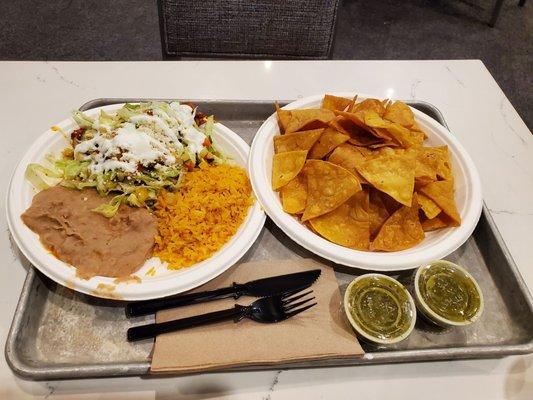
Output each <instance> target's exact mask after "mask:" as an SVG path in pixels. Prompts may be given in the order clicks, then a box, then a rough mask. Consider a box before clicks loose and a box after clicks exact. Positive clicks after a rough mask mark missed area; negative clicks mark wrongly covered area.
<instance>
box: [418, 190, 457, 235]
mask: <svg viewBox="0 0 533 400" xmlns="http://www.w3.org/2000/svg"><path fill="white" fill-rule="evenodd" d="M420 192H421V193H422V194H425V195H426V196H427V197H429V198H430V199H431V200H433V201H434V202H435V203H437V205H438V206H439V207H440V208H441V209H442V211H443V212H444V213H445V214H446V215H448V216H449V217H450V218H451V219H452V220H453V222H454V225H455V226H459V225H461V216H460V215H459V212H458V211H457V207H456V206H455V193H454V189H453V181H436V182H431V183H429V184H427V185H426V186H424V187H422V188H420Z"/></svg>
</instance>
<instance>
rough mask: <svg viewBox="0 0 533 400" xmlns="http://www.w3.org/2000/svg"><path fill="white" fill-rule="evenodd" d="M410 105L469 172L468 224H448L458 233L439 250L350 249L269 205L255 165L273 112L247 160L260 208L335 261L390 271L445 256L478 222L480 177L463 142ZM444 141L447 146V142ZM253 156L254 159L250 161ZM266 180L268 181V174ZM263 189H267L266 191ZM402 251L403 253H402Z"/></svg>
mask: <svg viewBox="0 0 533 400" xmlns="http://www.w3.org/2000/svg"><path fill="white" fill-rule="evenodd" d="M326 93H327V94H331V95H335V96H341V97H353V96H354V95H356V94H357V95H358V98H359V99H366V98H378V97H377V96H371V95H368V94H365V93H355V92H326ZM324 94H325V93H322V94H315V95H312V96H307V97H304V98H301V99H297V100H295V101H293V102H291V103H289V104H287V105H286V106H284V107H282V108H283V109H287V110H290V109H296V108H302V107H310V108H312V107H315V106H314V105H312V104H313V103H316V102H318V101H320V100H321V99H322V98H323V96H324ZM410 109H411V110H413V112H414V114H415V116H416V117H417V119H419V120H420V121H422V122H424V123H425V124H428V125H430V126H431V127H432V129H433V130H436V131H438V132H439V135H438V136H439V140H440V141H445V140H444V139H441V138H440V135H442V136H444V137H446V138H447V139H448V140H449V141H450V142H451V143H452V144H453V146H454V147H456V148H457V149H459V152H458V154H455V156H456V157H458V158H461V159H462V161H463V164H464V165H465V168H464V169H465V175H466V176H469V179H470V182H471V185H470V187H466V188H465V191H466V192H467V193H468V191H470V192H471V195H472V202H471V205H470V207H467V208H466V209H467V211H468V212H469V214H468V216H469V217H470V218H469V220H468V222H469V223H468V225H467V224H466V223H463V224H462V225H461V226H460V227H454V228H448V230H449V231H450V232H451V233H450V235H453V236H452V238H453V237H454V236H455V237H457V238H456V239H455V241H453V242H452V241H448V245H447V246H443V245H440V247H439V248H438V251H437V250H433V251H432V252H431V248H428V249H424V250H422V251H420V253H422V254H426V256H425V257H420V256H419V255H418V256H417V255H416V254H405V252H411V251H412V249H415V248H416V246H415V247H413V248H411V249H407V250H403V251H400V252H389V253H387V252H374V253H373V252H365V251H360V250H354V249H349V248H347V247H344V246H340V245H337V244H335V243H332V242H329V241H328V240H326V239H324V238H322V237H320V236H318V235H316V234H314V233H313V232H311V231H310V230H309V229H308V228H305V227H303V225H301V224H300V223H299V222H297V221H296V220H295V218H294V217H292V216H290V215H288V214H286V213H285V212H283V210H281V212H280V209H278V208H279V207H280V206H279V198H278V200H277V204H276V205H272V203H271V202H270V201H269V200H271V196H270V195H275V192H274V191H273V190H272V189H271V187H270V185H264V182H265V180H263V179H261V180H260V181H259V177H260V178H263V177H264V176H266V172H265V171H264V169H265V168H264V165H263V164H261V165H258V164H259V163H260V162H261V161H264V160H263V159H262V157H260V156H259V154H260V147H262V146H264V145H265V143H266V142H265V140H268V139H271V138H272V136H273V135H272V133H271V132H272V129H273V128H272V127H271V125H272V124H275V125H276V127H277V122H276V119H277V117H276V113H275V112H274V113H273V114H271V115H270V116H269V117H268V118H267V119H266V120H265V121H264V122H263V124H262V125H261V127H260V128H259V129H258V131H257V133H256V135H255V137H254V140H253V142H252V145H251V150H250V156H249V160H250V161H249V162H248V169H249V176H250V180H251V182H252V187H253V189H254V192H255V193H256V196H257V198H258V200H259V201H260V202H261V204H262V205H263V208H264V209H265V211H266V213H267V215H268V216H269V217H270V218H271V219H272V220H273V221H274V222H275V223H276V225H277V226H278V227H279V228H280V229H282V230H283V231H284V232H285V233H286V234H287V235H288V236H289V237H290V238H291V239H292V240H294V241H295V242H297V243H298V244H300V245H301V246H303V247H304V248H306V249H307V250H309V251H311V252H313V253H314V254H317V255H319V256H321V257H323V258H325V259H328V260H330V261H333V262H335V263H337V264H341V265H345V266H348V267H353V268H357V269H362V270H369V271H380V272H392V271H401V270H409V269H414V268H416V267H418V266H419V265H420V264H423V263H424V262H429V261H431V260H434V259H440V258H443V257H446V256H447V255H448V254H450V253H452V252H453V251H455V250H456V249H457V248H459V247H460V246H461V245H462V244H463V243H464V242H466V240H468V238H469V237H470V236H471V235H472V232H473V231H474V229H475V227H476V226H477V223H478V221H479V218H480V216H481V211H482V205H483V197H482V190H481V179H480V177H479V173H478V171H477V168H476V166H475V164H474V162H473V160H472V158H471V157H470V155H469V154H468V152H467V151H466V149H465V148H464V146H462V144H461V143H460V142H459V140H458V139H457V138H456V137H455V136H454V135H453V134H452V133H451V132H450V130H449V129H447V128H446V127H444V126H442V125H441V124H440V123H439V122H438V121H436V120H435V119H433V118H431V117H430V116H428V115H426V114H424V113H423V112H421V111H419V110H417V109H415V108H414V107H411V106H410ZM276 134H277V133H275V134H274V135H276ZM444 144H446V145H448V146H449V144H448V143H444ZM252 158H254V159H256V163H252V162H251V160H252ZM461 166H462V165H461ZM456 168H457V166H456ZM256 169H257V170H256ZM261 169H263V171H261ZM266 182H270V181H269V180H268V178H267V180H266ZM262 186H264V187H262ZM265 191H266V192H267V193H266V194H265ZM265 196H266V197H265ZM462 217H464V216H462ZM463 222H464V221H463ZM297 225H298V226H299V228H298V227H297ZM302 228H303V229H302ZM451 229H454V231H451ZM304 230H305V232H304ZM310 241H312V242H318V243H319V245H317V244H316V243H314V244H313V243H311V242H310ZM402 252H404V253H403V254H401V253H402ZM354 258H355V259H354ZM361 258H365V260H364V261H361ZM415 258H416V259H415Z"/></svg>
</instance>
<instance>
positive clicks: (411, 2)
mask: <svg viewBox="0 0 533 400" xmlns="http://www.w3.org/2000/svg"><path fill="white" fill-rule="evenodd" d="M494 1H495V0H344V1H343V3H342V5H341V7H340V8H339V14H338V20H337V30H336V41H335V45H334V49H333V59H346V60H348V59H354V60H371V59H383V60H387V59H404V60H405V59H411V60H416V59H481V60H482V61H483V62H484V63H485V65H486V66H487V68H488V69H489V71H490V72H491V74H492V75H493V76H494V78H495V79H496V81H497V82H498V84H499V85H500V87H501V88H502V89H503V91H504V92H505V94H506V95H507V97H508V98H509V100H510V101H511V103H512V104H513V106H514V107H515V108H516V109H517V111H518V113H519V114H520V116H521V117H522V118H523V120H524V121H525V122H526V124H527V125H528V126H529V127H530V129H531V127H532V126H533V112H532V110H531V100H532V97H533V90H532V76H533V73H532V71H533V59H532V56H531V50H532V48H533V39H532V38H533V35H532V34H533V4H531V0H530V1H529V2H526V5H525V6H524V7H518V6H517V3H518V0H516V1H515V0H509V1H506V2H505V3H504V6H503V8H502V11H501V14H500V18H499V20H498V23H497V25H496V27H495V28H490V27H488V25H487V21H488V20H489V19H490V15H491V11H492V7H493V6H494ZM0 3H1V5H2V12H1V13H0V59H1V60H162V52H161V42H160V36H159V22H158V14H157V4H156V0H114V1H102V0H100V1H98V0H57V1H38V0H18V1H9V0H0ZM193 4H194V1H191V6H193Z"/></svg>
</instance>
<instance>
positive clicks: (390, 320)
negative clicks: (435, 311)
mask: <svg viewBox="0 0 533 400" xmlns="http://www.w3.org/2000/svg"><path fill="white" fill-rule="evenodd" d="M344 311H345V312H346V316H347V317H348V320H349V321H350V323H351V325H352V326H353V328H354V329H355V332H356V334H357V336H359V337H360V338H361V339H363V340H366V341H368V342H371V343H376V344H392V343H397V342H400V341H402V340H404V339H405V338H407V336H409V334H410V333H411V332H412V331H413V328H414V326H415V322H416V307H415V304H414V301H413V298H412V297H411V295H410V294H409V292H408V291H407V289H406V288H405V287H404V286H403V285H402V284H401V283H400V282H398V281H397V280H396V279H393V278H391V277H389V276H386V275H382V274H365V275H362V276H359V277H358V278H356V279H354V280H353V281H352V282H351V283H350V284H349V285H348V287H347V288H346V292H345V293H344Z"/></svg>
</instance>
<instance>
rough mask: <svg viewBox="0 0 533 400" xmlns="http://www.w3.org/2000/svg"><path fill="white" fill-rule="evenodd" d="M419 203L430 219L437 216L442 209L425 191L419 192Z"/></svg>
mask: <svg viewBox="0 0 533 400" xmlns="http://www.w3.org/2000/svg"><path fill="white" fill-rule="evenodd" d="M417 199H418V205H419V206H420V209H421V210H422V211H424V214H426V217H427V218H428V219H432V218H435V217H436V216H437V215H439V214H440V212H441V211H442V210H441V208H440V207H439V206H438V205H437V203H435V202H434V201H433V200H431V199H430V198H429V197H427V196H426V195H425V194H423V193H417Z"/></svg>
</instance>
